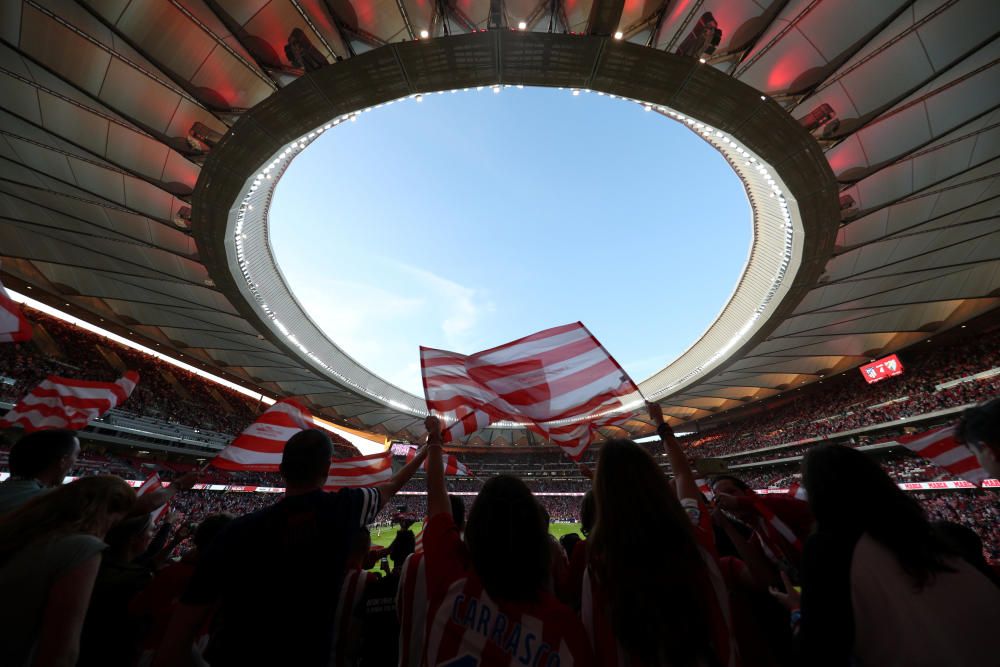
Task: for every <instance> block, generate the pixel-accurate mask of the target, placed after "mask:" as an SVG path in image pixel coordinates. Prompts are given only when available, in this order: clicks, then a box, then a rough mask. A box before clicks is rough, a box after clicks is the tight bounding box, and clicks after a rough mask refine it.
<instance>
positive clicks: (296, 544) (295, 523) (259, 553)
mask: <svg viewBox="0 0 1000 667" xmlns="http://www.w3.org/2000/svg"><path fill="white" fill-rule="evenodd" d="M380 500H381V494H380V492H379V491H378V490H377V489H341V490H340V491H338V492H337V493H324V492H323V491H319V490H317V491H313V492H311V493H307V494H304V495H300V496H290V497H286V498H284V499H282V500H281V501H280V502H278V503H276V504H275V505H273V506H271V507H268V508H265V509H262V510H260V511H257V512H254V513H252V514H248V515H246V516H243V517H240V518H238V519H236V520H235V521H233V522H232V523H231V524H230V525H229V526H228V527H226V529H225V530H223V532H222V533H221V534H220V535H219V537H218V538H217V539H216V540H215V542H213V543H212V546H211V548H209V550H208V552H207V553H206V554H205V555H204V556H203V557H202V558H201V559H200V560H199V563H198V568H197V570H196V571H195V574H194V577H193V578H192V580H191V583H190V585H189V587H188V589H187V591H186V592H185V593H184V595H183V596H182V598H181V600H182V602H184V603H187V604H195V605H203V604H214V603H221V608H220V609H219V614H218V616H217V618H216V620H217V623H216V625H215V627H214V628H213V632H212V639H211V642H210V644H209V647H208V650H207V651H206V653H205V658H206V659H207V660H208V661H209V662H210V663H211V664H212V665H213V667H220V666H221V667H224V666H226V665H239V666H240V667H246V665H253V664H260V665H263V664H286V665H302V666H308V665H320V664H325V662H326V661H328V659H329V655H330V646H331V643H332V640H333V632H334V615H335V613H336V607H337V600H338V596H339V594H340V586H341V583H342V582H343V579H344V573H345V570H346V563H347V556H348V552H349V550H350V545H351V543H352V541H353V538H354V536H355V535H356V533H357V530H358V529H359V528H360V527H362V526H365V525H367V524H369V523H371V522H372V521H373V520H374V519H375V515H376V514H378V511H379V505H380Z"/></svg>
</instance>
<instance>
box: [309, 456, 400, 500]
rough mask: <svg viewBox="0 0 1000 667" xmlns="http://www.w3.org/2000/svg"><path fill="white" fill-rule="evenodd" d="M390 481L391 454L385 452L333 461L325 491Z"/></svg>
mask: <svg viewBox="0 0 1000 667" xmlns="http://www.w3.org/2000/svg"><path fill="white" fill-rule="evenodd" d="M390 479H392V452H390V451H389V450H386V451H384V452H381V453H378V454H370V455H368V456H355V457H354V458H350V459H334V460H333V462H332V463H331V464H330V474H329V476H328V477H327V478H326V485H325V486H324V487H323V488H324V489H325V490H327V491H334V490H336V489H343V488H346V487H355V486H375V485H376V484H383V483H385V482H388V481H389V480H390Z"/></svg>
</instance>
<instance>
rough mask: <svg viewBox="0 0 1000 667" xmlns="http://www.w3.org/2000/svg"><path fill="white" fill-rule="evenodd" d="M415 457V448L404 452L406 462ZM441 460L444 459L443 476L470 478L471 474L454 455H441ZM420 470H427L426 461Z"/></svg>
mask: <svg viewBox="0 0 1000 667" xmlns="http://www.w3.org/2000/svg"><path fill="white" fill-rule="evenodd" d="M416 455H417V448H416V447H410V448H409V449H407V450H406V460H407V462H409V461H412V460H413V457H414V456H416ZM441 458H442V459H444V474H445V475H446V476H449V477H472V476H473V474H472V473H471V472H469V469H468V468H466V467H465V464H464V463H462V462H461V461H459V460H458V457H456V456H455V455H454V454H442V456H441ZM420 467H421V469H423V470H427V461H424V463H423V465H422V466H420Z"/></svg>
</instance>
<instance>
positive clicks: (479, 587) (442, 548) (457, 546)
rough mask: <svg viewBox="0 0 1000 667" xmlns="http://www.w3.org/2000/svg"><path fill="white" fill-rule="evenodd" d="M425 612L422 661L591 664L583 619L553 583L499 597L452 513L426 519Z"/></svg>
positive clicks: (464, 665)
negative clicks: (527, 596)
mask: <svg viewBox="0 0 1000 667" xmlns="http://www.w3.org/2000/svg"><path fill="white" fill-rule="evenodd" d="M423 561H424V568H425V572H426V587H427V601H428V603H427V613H426V628H425V633H424V634H425V640H424V651H423V659H422V661H421V662H420V664H422V665H426V666H430V665H435V666H437V665H449V666H453V667H475V666H479V665H482V666H486V665H511V666H514V665H517V666H519V667H523V666H524V665H531V666H532V667H572V666H574V665H576V666H581V665H591V664H593V657H592V654H591V650H590V647H589V646H588V644H587V637H586V634H585V632H584V628H583V625H582V624H581V622H580V619H579V618H578V617H577V616H576V614H574V613H573V610H572V609H570V608H569V607H567V606H566V605H564V604H563V603H562V602H560V601H559V600H557V599H556V597H555V596H554V595H552V594H551V593H550V592H548V591H541V592H540V593H539V597H538V600H537V601H534V602H510V601H498V600H494V599H493V598H491V597H490V596H489V594H487V592H486V590H485V589H484V587H483V584H482V581H481V580H480V579H479V577H478V576H477V575H476V573H475V571H474V570H473V569H472V565H471V562H470V559H469V554H468V551H467V549H466V547H465V543H464V542H463V541H462V538H461V536H460V535H459V532H458V529H457V528H456V527H455V523H454V521H453V520H452V517H451V515H449V514H438V515H437V516H434V517H432V518H431V519H430V520H429V521H428V522H427V524H426V526H425V527H424V557H423Z"/></svg>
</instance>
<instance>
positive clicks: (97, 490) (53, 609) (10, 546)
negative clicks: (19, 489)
mask: <svg viewBox="0 0 1000 667" xmlns="http://www.w3.org/2000/svg"><path fill="white" fill-rule="evenodd" d="M135 502H136V498H135V491H134V490H132V488H131V487H130V486H129V485H128V484H127V483H126V482H125V481H124V480H122V479H121V478H119V477H112V476H95V477H84V478H83V479H79V480H77V481H75V482H73V483H71V484H66V485H65V486H61V487H59V488H56V489H54V490H52V491H50V492H49V493H46V494H44V495H40V496H38V497H36V498H35V499H33V500H31V501H29V502H28V503H26V504H25V505H22V506H21V507H20V508H19V509H17V510H15V511H14V512H11V513H10V514H7V515H6V516H4V517H3V519H0V591H3V596H4V604H2V605H0V655H2V656H3V663H4V664H5V665H12V666H13V665H31V664H35V665H48V664H60V665H62V664H66V665H73V664H76V659H77V655H78V653H79V647H80V631H81V628H82V627H83V620H84V616H85V614H86V612H87V606H88V604H89V603H90V595H91V591H92V590H93V587H94V580H95V578H96V577H97V571H98V567H99V566H100V562H101V554H102V552H103V551H104V549H106V548H107V544H105V543H104V540H103V538H104V536H105V535H106V534H107V532H108V529H110V528H111V526H112V525H114V524H115V523H116V522H118V521H120V520H121V519H123V518H124V517H125V516H126V514H127V513H128V512H129V511H131V510H132V509H133V507H134V505H135Z"/></svg>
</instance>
